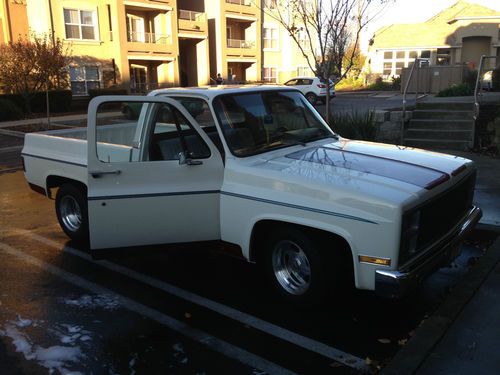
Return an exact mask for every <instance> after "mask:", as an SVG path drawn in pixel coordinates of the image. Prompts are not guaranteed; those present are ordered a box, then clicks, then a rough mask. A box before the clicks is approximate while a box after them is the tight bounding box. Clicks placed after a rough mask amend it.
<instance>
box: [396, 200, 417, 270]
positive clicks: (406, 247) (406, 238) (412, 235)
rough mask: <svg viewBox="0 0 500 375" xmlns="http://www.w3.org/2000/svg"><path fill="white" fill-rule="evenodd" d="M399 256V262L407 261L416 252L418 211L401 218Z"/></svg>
mask: <svg viewBox="0 0 500 375" xmlns="http://www.w3.org/2000/svg"><path fill="white" fill-rule="evenodd" d="M401 229H402V230H401V254H400V261H399V263H400V264H401V263H402V262H401V261H402V260H407V259H408V258H410V257H411V256H412V255H414V254H415V253H416V252H417V250H418V232H419V229H420V210H418V211H415V212H412V213H410V214H407V215H405V216H404V217H403V225H402V228H401Z"/></svg>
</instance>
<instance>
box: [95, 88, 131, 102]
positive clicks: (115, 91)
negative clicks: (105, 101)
mask: <svg viewBox="0 0 500 375" xmlns="http://www.w3.org/2000/svg"><path fill="white" fill-rule="evenodd" d="M127 94H128V93H127V90H125V89H118V88H108V89H91V90H89V96H90V98H91V99H92V98H95V97H96V96H101V95H127Z"/></svg>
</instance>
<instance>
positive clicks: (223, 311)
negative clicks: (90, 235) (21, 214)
mask: <svg viewBox="0 0 500 375" xmlns="http://www.w3.org/2000/svg"><path fill="white" fill-rule="evenodd" d="M11 231H12V232H14V233H18V234H20V235H25V236H28V237H30V238H32V239H33V240H35V241H38V242H41V243H44V244H46V245H48V246H51V247H54V248H56V249H61V248H63V250H64V251H66V252H68V253H70V254H72V255H75V256H77V257H80V258H82V259H85V260H87V261H89V262H92V263H95V264H98V265H100V266H102V267H104V268H107V269H109V270H111V271H114V272H117V273H120V274H122V275H125V276H127V277H129V278H131V279H134V280H137V281H139V282H141V283H144V284H147V285H150V286H152V287H154V288H157V289H160V290H163V291H165V292H167V293H169V294H172V295H174V296H176V297H179V298H182V299H184V300H186V301H189V302H191V303H194V304H196V305H199V306H203V307H205V308H207V309H210V310H212V311H215V312H216V313H218V314H220V315H223V316H225V317H228V318H230V319H233V320H236V321H238V322H240V323H243V324H245V325H247V326H250V327H252V328H255V329H257V330H259V331H262V332H264V333H267V334H270V335H272V336H275V337H277V338H279V339H281V340H284V341H287V342H289V343H291V344H294V345H296V346H299V347H301V348H304V349H306V350H309V351H312V352H314V353H317V354H320V355H322V356H324V357H326V358H330V359H332V360H334V361H336V362H339V363H342V364H344V365H346V366H349V367H351V368H355V369H358V370H368V366H367V365H366V362H365V360H364V359H362V358H359V357H356V356H354V355H352V354H349V353H346V352H344V351H342V350H340V349H336V348H334V347H332V346H329V345H326V344H324V343H322V342H319V341H316V340H314V339H311V338H309V337H306V336H302V335H300V334H298V333H295V332H292V331H290V330H288V329H285V328H282V327H280V326H277V325H275V324H273V323H269V322H267V321H265V320H262V319H259V318H257V317H255V316H253V315H250V314H247V313H244V312H242V311H239V310H236V309H234V308H232V307H229V306H226V305H223V304H221V303H218V302H216V301H212V300H210V299H208V298H205V297H202V296H200V295H197V294H195V293H191V292H189V291H187V290H184V289H181V288H179V287H177V286H174V285H171V284H169V283H166V282H164V281H161V280H158V279H155V278H153V277H150V276H147V275H144V274H142V273H140V272H137V271H134V270H132V269H130V268H127V267H123V266H120V265H118V264H116V263H113V262H110V261H107V260H94V259H92V257H91V256H90V255H89V254H88V253H85V252H83V251H80V250H77V249H74V248H71V247H69V246H65V245H64V244H60V243H58V242H56V241H54V240H51V239H49V238H46V237H43V236H40V235H39V234H36V233H33V232H31V231H28V230H24V229H12V230H11Z"/></svg>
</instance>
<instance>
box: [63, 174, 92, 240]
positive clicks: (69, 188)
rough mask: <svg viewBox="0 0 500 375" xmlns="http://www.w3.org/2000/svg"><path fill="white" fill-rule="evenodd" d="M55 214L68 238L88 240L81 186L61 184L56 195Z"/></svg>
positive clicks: (83, 195)
mask: <svg viewBox="0 0 500 375" xmlns="http://www.w3.org/2000/svg"><path fill="white" fill-rule="evenodd" d="M56 214H57V219H58V220H59V225H60V226H61V228H62V229H63V230H64V233H66V234H67V235H68V237H69V238H71V239H72V240H75V241H80V242H82V241H87V240H88V233H89V224H88V211H87V198H86V196H85V194H84V192H83V189H82V188H79V187H77V186H75V185H73V184H69V183H67V184H63V185H62V186H61V187H60V188H59V190H58V191H57V195H56Z"/></svg>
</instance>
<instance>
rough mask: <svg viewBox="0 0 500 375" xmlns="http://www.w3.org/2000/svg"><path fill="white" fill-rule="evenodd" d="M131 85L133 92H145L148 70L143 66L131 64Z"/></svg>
mask: <svg viewBox="0 0 500 375" xmlns="http://www.w3.org/2000/svg"><path fill="white" fill-rule="evenodd" d="M131 73H132V74H131V78H132V84H131V87H132V89H133V91H134V92H146V91H147V89H148V78H147V77H148V70H147V68H146V67H145V66H138V65H131Z"/></svg>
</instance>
